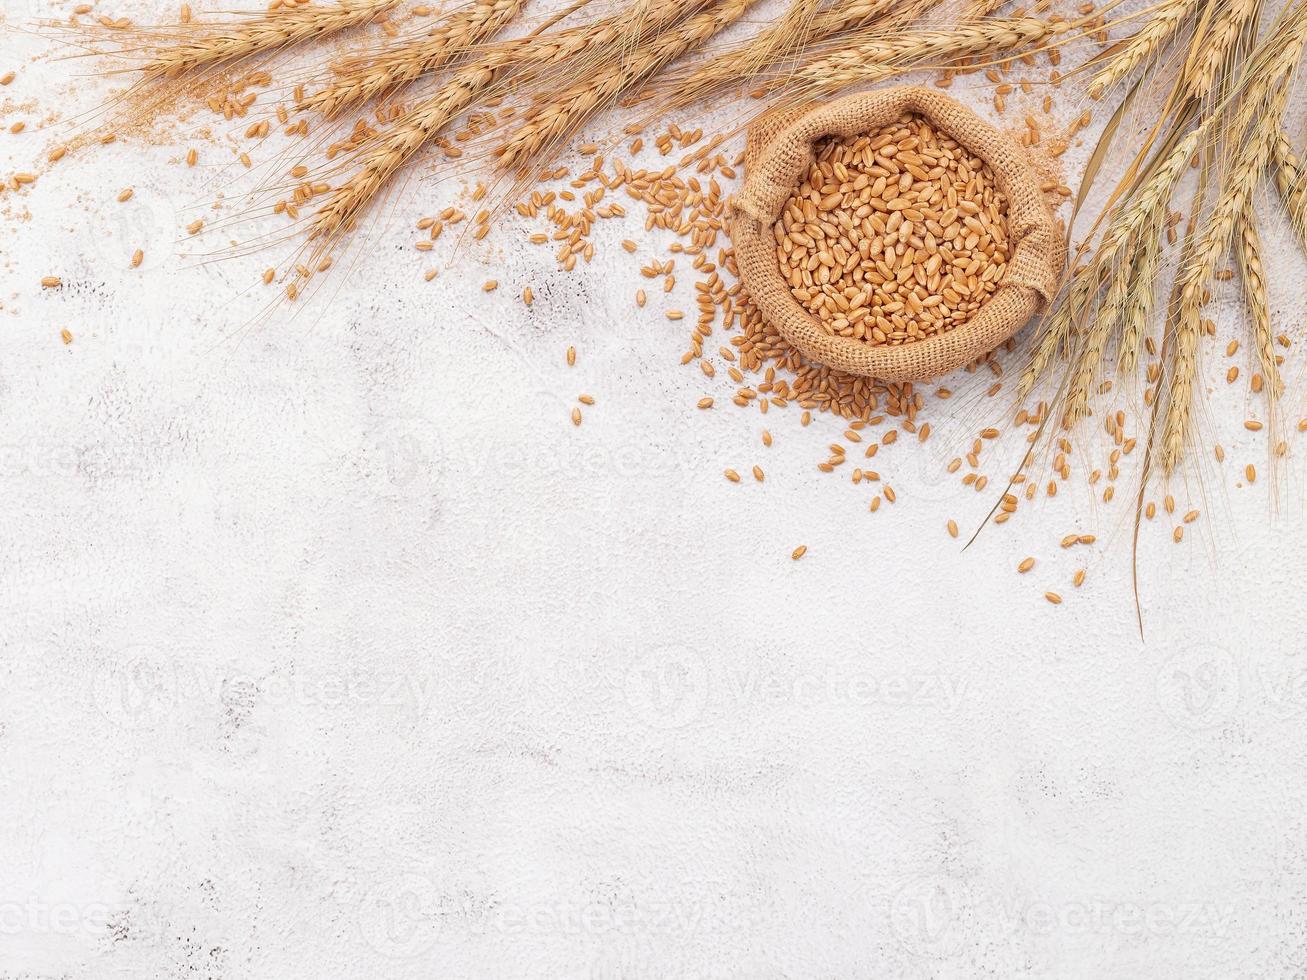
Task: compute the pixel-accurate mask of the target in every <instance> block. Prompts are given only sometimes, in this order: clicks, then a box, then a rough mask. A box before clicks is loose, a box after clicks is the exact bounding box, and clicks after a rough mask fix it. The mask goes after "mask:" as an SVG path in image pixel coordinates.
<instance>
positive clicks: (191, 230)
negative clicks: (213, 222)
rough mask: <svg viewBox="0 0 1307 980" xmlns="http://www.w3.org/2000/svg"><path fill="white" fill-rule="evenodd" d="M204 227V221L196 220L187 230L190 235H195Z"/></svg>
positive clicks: (201, 219)
mask: <svg viewBox="0 0 1307 980" xmlns="http://www.w3.org/2000/svg"><path fill="white" fill-rule="evenodd" d="M203 227H204V219H203V218H196V219H195V220H194V221H192V222H191V223H190V224H189V225H187V226H186V230H187V232H189V233H190V234H192V235H195V234H198V233H199V230H200V229H201V228H203Z"/></svg>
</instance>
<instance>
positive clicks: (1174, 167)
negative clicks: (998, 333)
mask: <svg viewBox="0 0 1307 980" xmlns="http://www.w3.org/2000/svg"><path fill="white" fill-rule="evenodd" d="M1202 135H1203V130H1202V129H1201V128H1199V129H1195V130H1193V131H1192V132H1190V133H1189V134H1188V135H1187V136H1186V137H1185V138H1184V139H1183V140H1181V141H1180V143H1179V144H1178V145H1177V146H1176V147H1175V149H1173V150H1172V151H1171V152H1170V153H1169V154H1168V155H1167V156H1166V157H1165V158H1164V159H1163V160H1162V161H1161V162H1160V163H1159V164H1157V166H1156V168H1155V169H1154V171H1153V174H1152V176H1151V177H1149V178H1148V180H1147V181H1146V182H1145V183H1144V185H1143V186H1142V187H1141V188H1140V190H1139V192H1138V193H1137V194H1136V195H1135V197H1134V198H1133V199H1132V200H1131V201H1130V203H1129V204H1128V205H1126V206H1124V207H1122V208H1120V209H1119V210H1118V211H1117V212H1116V214H1115V215H1114V216H1113V217H1112V220H1111V221H1110V222H1109V223H1108V226H1107V228H1106V229H1105V230H1104V232H1103V237H1102V239H1101V241H1100V242H1099V245H1098V249H1097V250H1096V251H1095V253H1094V257H1093V259H1092V260H1091V262H1090V264H1089V266H1088V268H1086V269H1083V270H1081V271H1080V272H1078V273H1077V274H1076V275H1075V277H1074V279H1073V280H1072V283H1071V286H1070V287H1069V288H1068V290H1067V291H1066V293H1065V295H1064V296H1063V297H1062V301H1061V302H1060V304H1059V305H1058V308H1057V309H1056V310H1055V311H1054V313H1053V315H1052V316H1051V317H1049V319H1048V321H1047V323H1046V324H1045V327H1044V330H1043V332H1042V333H1041V334H1040V337H1039V340H1038V342H1037V343H1036V345H1035V349H1034V351H1033V352H1032V354H1031V358H1030V361H1029V363H1028V364H1027V365H1026V368H1025V370H1024V371H1023V372H1022V374H1021V378H1020V381H1019V382H1018V392H1019V395H1020V397H1022V398H1024V397H1025V396H1027V395H1029V394H1030V392H1031V391H1033V390H1034V387H1035V385H1036V384H1038V383H1039V379H1040V378H1041V377H1043V375H1044V373H1045V372H1046V371H1047V370H1048V367H1049V365H1051V364H1052V363H1053V361H1054V360H1055V359H1056V357H1057V355H1058V353H1059V352H1060V351H1062V350H1065V349H1066V347H1067V346H1068V344H1069V343H1070V340H1071V333H1072V329H1073V327H1074V326H1075V323H1076V320H1077V318H1078V317H1080V316H1081V315H1083V314H1084V313H1085V312H1086V311H1088V309H1089V307H1090V306H1091V304H1092V301H1093V298H1094V297H1095V296H1096V295H1098V292H1099V290H1100V289H1102V288H1103V286H1104V285H1107V284H1110V283H1113V282H1116V281H1117V280H1118V279H1120V278H1121V277H1123V276H1126V275H1128V272H1129V268H1128V263H1125V262H1123V261H1122V260H1123V257H1124V255H1125V253H1126V251H1127V249H1129V248H1130V247H1131V245H1132V243H1134V242H1136V241H1138V240H1140V239H1142V238H1143V237H1144V236H1146V235H1147V234H1148V228H1149V225H1151V224H1153V223H1154V222H1156V221H1158V220H1159V216H1164V215H1165V213H1166V206H1167V202H1169V201H1170V199H1171V195H1172V194H1173V193H1174V191H1175V185H1176V182H1177V181H1179V179H1180V175H1181V174H1183V173H1184V170H1185V168H1186V167H1187V166H1188V164H1189V160H1190V159H1191V158H1192V156H1193V154H1194V151H1195V150H1196V149H1197V147H1198V143H1199V140H1200V139H1201V138H1202ZM1113 308H1114V309H1116V311H1117V315H1118V316H1119V315H1120V313H1121V296H1120V292H1119V291H1118V293H1117V297H1116V300H1115V302H1114V303H1113ZM1098 355H1099V357H1101V356H1102V348H1101V346H1100V347H1099V349H1098ZM1091 381H1092V379H1091ZM1085 387H1086V388H1087V387H1088V384H1086V385H1085Z"/></svg>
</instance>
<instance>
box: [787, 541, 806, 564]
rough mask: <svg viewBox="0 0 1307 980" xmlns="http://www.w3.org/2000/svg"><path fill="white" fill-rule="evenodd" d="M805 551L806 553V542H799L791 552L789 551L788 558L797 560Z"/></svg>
mask: <svg viewBox="0 0 1307 980" xmlns="http://www.w3.org/2000/svg"><path fill="white" fill-rule="evenodd" d="M807 553H808V546H807V545H806V544H801V545H799V546H798V547H797V548H795V549H794V550H793V551H792V552H790V558H792V559H793V560H794V561H798V560H799V559H800V558H802V557H803V556H804V555H806V554H807Z"/></svg>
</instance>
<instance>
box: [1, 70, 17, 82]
mask: <svg viewBox="0 0 1307 980" xmlns="http://www.w3.org/2000/svg"><path fill="white" fill-rule="evenodd" d="M13 80H14V73H13V72H11V71H7V72H5V73H4V74H3V75H0V85H8V84H9V83H10V82H12V81H13Z"/></svg>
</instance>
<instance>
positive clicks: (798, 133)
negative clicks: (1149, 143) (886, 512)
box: [730, 86, 1066, 382]
mask: <svg viewBox="0 0 1307 980" xmlns="http://www.w3.org/2000/svg"><path fill="white" fill-rule="evenodd" d="M905 113H912V114H914V115H919V116H922V117H924V118H926V119H928V120H930V122H931V123H932V124H933V125H934V126H935V127H936V128H937V129H939V130H940V131H941V132H943V133H944V134H946V135H948V136H951V137H952V138H953V139H954V140H956V141H957V142H958V143H959V144H960V145H962V146H963V147H965V148H966V149H968V150H969V151H970V152H971V153H973V154H975V155H976V156H978V157H980V158H981V159H982V160H984V161H985V162H986V163H988V164H989V167H990V169H991V170H992V171H993V173H994V178H995V180H996V182H997V184H998V188H999V190H1000V191H1002V192H1003V194H1004V196H1005V197H1006V198H1007V201H1008V214H1007V219H1008V233H1009V237H1010V240H1011V243H1012V245H1013V249H1012V252H1011V255H1010V257H1009V260H1008V267H1007V274H1006V275H1005V276H1004V278H1003V281H1002V283H1001V284H1000V286H999V288H998V289H997V290H996V291H995V293H994V295H993V296H991V297H990V299H989V301H988V302H987V303H985V305H984V306H982V307H981V308H980V310H979V311H977V313H976V315H975V316H974V317H972V319H971V320H969V321H968V322H967V323H965V324H963V325H962V326H960V327H955V328H954V329H953V330H950V331H949V332H947V333H943V334H937V335H935V336H933V337H929V338H927V339H925V340H919V341H915V342H913V343H908V344H902V345H900V346H897V347H891V346H874V345H872V344H868V343H865V342H864V341H861V340H855V339H854V338H852V337H838V336H834V335H832V334H830V333H827V332H826V330H825V329H824V328H823V327H822V325H821V324H820V323H819V322H818V321H817V320H816V319H815V318H814V317H813V316H812V315H811V314H810V313H808V312H807V311H806V310H805V309H804V308H803V307H802V306H800V305H799V302H798V301H797V300H796V299H795V298H794V295H793V294H792V293H791V292H790V287H789V284H788V283H787V282H786V281H785V280H784V279H783V278H782V277H781V273H780V265H779V263H778V261H777V258H776V241H775V238H774V237H773V231H772V228H773V226H774V225H775V223H776V219H777V218H778V217H780V214H781V211H782V209H783V208H784V207H785V203H786V201H788V200H789V198H790V195H791V194H793V193H794V190H795V188H797V187H798V185H799V182H800V181H801V180H802V179H803V175H804V174H805V173H806V172H807V169H808V167H809V166H811V164H812V162H813V144H814V143H815V142H817V141H819V140H821V139H822V138H824V137H827V136H835V137H844V138H852V137H857V136H862V135H866V134H868V133H874V132H877V131H878V130H880V129H882V128H883V127H885V126H888V125H890V124H891V123H893V122H895V121H896V120H897V119H899V118H900V117H901V116H903V115H904V114H905ZM744 166H745V177H744V185H743V187H741V189H740V192H739V193H738V194H736V195H735V196H734V198H732V200H731V222H730V225H731V227H730V232H731V240H732V242H733V244H734V247H735V259H736V262H737V264H738V266H739V270H740V279H741V281H742V282H743V284H744V287H745V289H746V290H748V293H749V295H750V296H751V297H752V298H753V301H754V303H755V304H756V305H757V307H758V310H759V312H761V314H762V316H763V318H764V319H765V320H766V321H767V322H768V323H769V324H771V325H772V326H774V327H775V328H776V329H777V330H778V331H779V332H780V334H781V336H783V337H784V338H785V339H786V340H788V341H789V342H790V343H791V344H793V345H794V346H795V347H796V348H798V350H799V351H800V352H801V353H802V354H803V355H804V356H805V357H807V358H808V359H810V360H813V361H816V362H818V363H820V364H827V365H829V366H831V367H833V368H837V369H838V370H841V371H847V372H848V373H850V374H857V375H863V376H866V377H871V378H879V379H881V380H882V381H894V382H898V381H925V380H928V379H930V378H937V377H941V376H942V375H945V374H949V373H950V372H952V371H955V370H957V369H958V368H960V367H964V366H966V365H967V364H970V363H971V362H972V361H974V360H976V359H977V358H979V357H983V356H984V355H985V354H988V353H989V352H990V351H992V350H994V349H995V348H997V347H998V346H999V345H1000V344H1002V343H1003V342H1005V341H1006V340H1008V339H1009V338H1010V337H1012V336H1014V335H1015V334H1016V333H1017V331H1018V330H1020V329H1021V328H1022V327H1023V326H1025V324H1026V323H1027V322H1028V321H1029V320H1030V318H1031V317H1032V316H1034V315H1035V314H1036V313H1039V312H1042V311H1043V310H1044V309H1046V308H1047V306H1048V304H1049V302H1051V301H1052V299H1053V297H1054V296H1055V295H1056V293H1057V289H1058V281H1059V279H1060V277H1061V275H1062V270H1063V267H1064V265H1065V263H1066V249H1065V245H1064V243H1063V241H1062V237H1061V236H1060V235H1059V234H1058V233H1057V227H1056V225H1055V224H1054V221H1053V215H1052V212H1051V211H1050V210H1049V208H1048V205H1047V203H1046V202H1045V200H1044V196H1043V194H1042V193H1041V191H1040V189H1039V179H1038V177H1036V175H1035V172H1034V170H1033V169H1032V167H1031V165H1030V161H1029V159H1028V158H1027V157H1026V154H1025V151H1024V150H1023V149H1022V147H1021V146H1020V145H1018V144H1017V143H1016V142H1015V141H1014V140H1012V139H1011V138H1010V137H1008V136H1005V135H1004V134H1002V133H1000V132H999V131H998V130H997V129H995V128H994V127H993V126H990V125H989V124H988V123H986V122H984V121H983V120H981V119H980V118H979V117H978V116H977V115H976V114H975V113H974V112H972V111H971V110H969V109H967V108H966V107H964V106H962V105H961V104H959V103H958V102H956V101H955V100H953V99H950V98H949V97H948V96H946V95H943V94H941V93H939V92H936V91H933V90H931V89H927V88H920V87H915V86H913V87H897V88H889V89H882V90H880V91H876V92H866V93H860V94H858V95H850V96H847V97H845V98H842V99H838V100H835V101H833V102H829V103H826V104H823V105H819V106H815V107H810V108H808V109H804V110H797V111H793V112H790V113H788V114H785V115H780V116H777V115H769V116H767V117H764V118H763V119H762V120H760V121H759V122H757V123H755V124H754V125H753V126H751V127H750V129H749V134H748V142H747V144H746V146H745V157H744Z"/></svg>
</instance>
